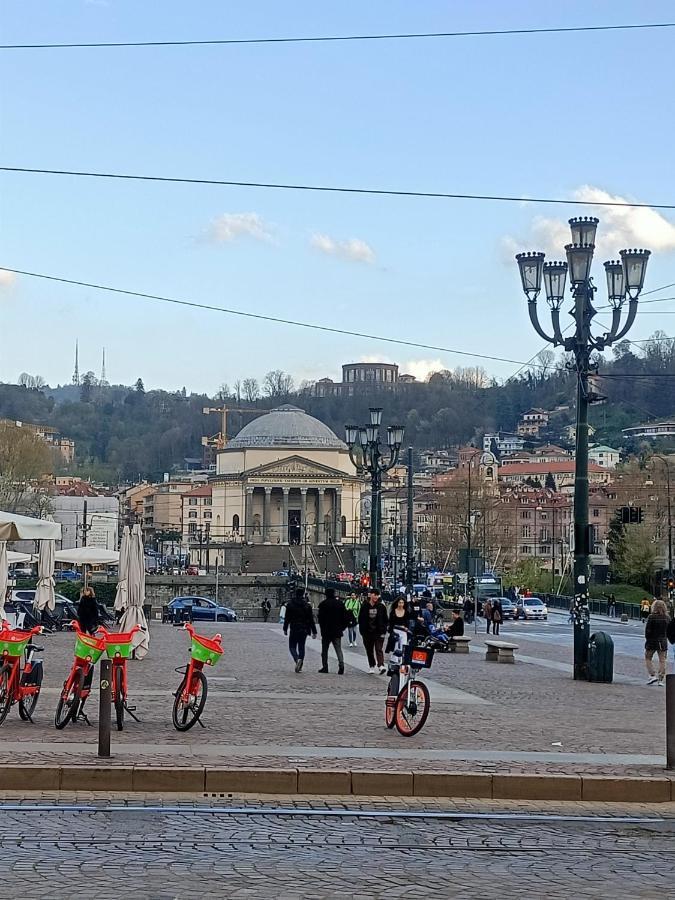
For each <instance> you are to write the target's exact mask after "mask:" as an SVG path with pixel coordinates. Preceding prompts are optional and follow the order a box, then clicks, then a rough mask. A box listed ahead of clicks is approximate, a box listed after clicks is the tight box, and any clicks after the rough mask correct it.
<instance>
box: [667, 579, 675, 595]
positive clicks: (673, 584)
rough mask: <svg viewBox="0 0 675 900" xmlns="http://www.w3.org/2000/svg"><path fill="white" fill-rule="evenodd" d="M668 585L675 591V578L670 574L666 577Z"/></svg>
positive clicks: (669, 588)
mask: <svg viewBox="0 0 675 900" xmlns="http://www.w3.org/2000/svg"><path fill="white" fill-rule="evenodd" d="M666 587H667V588H668V590H669V591H675V578H673V576H672V575H669V576H668V578H667V579H666Z"/></svg>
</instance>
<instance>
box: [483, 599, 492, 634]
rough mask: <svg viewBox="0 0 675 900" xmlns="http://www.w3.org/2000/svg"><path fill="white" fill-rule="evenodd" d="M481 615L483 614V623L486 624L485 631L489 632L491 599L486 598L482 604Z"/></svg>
mask: <svg viewBox="0 0 675 900" xmlns="http://www.w3.org/2000/svg"><path fill="white" fill-rule="evenodd" d="M483 615H484V616H485V624H486V625H487V633H488V634H490V625H492V601H491V600H486V601H485V603H484V604H483Z"/></svg>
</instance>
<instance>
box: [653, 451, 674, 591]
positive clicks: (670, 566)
mask: <svg viewBox="0 0 675 900" xmlns="http://www.w3.org/2000/svg"><path fill="white" fill-rule="evenodd" d="M652 456H653V457H654V459H658V460H659V461H660V462H662V463H663V466H664V468H665V470H666V492H667V497H666V501H667V504H668V507H667V509H668V580H670V579H671V578H672V577H673V511H672V507H671V498H670V461H669V460H668V458H667V457H666V456H662V455H661V454H660V453H653V454H652Z"/></svg>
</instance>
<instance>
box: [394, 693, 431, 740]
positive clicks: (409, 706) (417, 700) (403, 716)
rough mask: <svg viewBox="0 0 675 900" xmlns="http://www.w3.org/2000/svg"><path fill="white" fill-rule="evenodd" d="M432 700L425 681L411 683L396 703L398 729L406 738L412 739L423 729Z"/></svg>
mask: <svg viewBox="0 0 675 900" xmlns="http://www.w3.org/2000/svg"><path fill="white" fill-rule="evenodd" d="M430 706H431V698H430V696H429V688H428V687H427V686H426V684H425V683H424V682H423V681H411V682H410V684H409V685H407V686H406V687H404V688H403V690H402V691H401V693H400V694H399V695H398V700H397V701H396V717H395V718H396V727H397V728H398V730H399V733H400V734H402V735H403V736H404V737H412V736H413V734H417V732H418V731H419V730H420V729H421V728H422V726H423V725H424V723H425V722H426V720H427V716H428V715H429V708H430Z"/></svg>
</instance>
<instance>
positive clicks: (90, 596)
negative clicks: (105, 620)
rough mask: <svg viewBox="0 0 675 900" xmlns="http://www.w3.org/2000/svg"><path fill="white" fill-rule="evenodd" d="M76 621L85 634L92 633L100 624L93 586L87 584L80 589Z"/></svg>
mask: <svg viewBox="0 0 675 900" xmlns="http://www.w3.org/2000/svg"><path fill="white" fill-rule="evenodd" d="M77 623H78V625H79V626H80V628H81V629H82V631H86V633H87V634H93V633H94V632H95V631H96V629H97V628H98V626H99V625H100V624H101V620H100V618H99V613H98V604H97V602H96V594H95V593H94V589H93V587H89V586H87V587H85V588H82V590H81V591H80V602H79V603H78V604H77Z"/></svg>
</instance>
